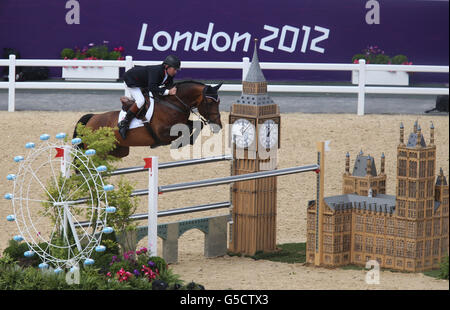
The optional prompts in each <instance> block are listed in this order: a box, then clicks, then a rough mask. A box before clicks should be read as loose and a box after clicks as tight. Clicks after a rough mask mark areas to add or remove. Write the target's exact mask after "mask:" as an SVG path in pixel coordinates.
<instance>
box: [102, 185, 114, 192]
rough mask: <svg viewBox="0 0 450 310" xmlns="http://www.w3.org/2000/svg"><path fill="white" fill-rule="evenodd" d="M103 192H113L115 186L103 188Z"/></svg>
mask: <svg viewBox="0 0 450 310" xmlns="http://www.w3.org/2000/svg"><path fill="white" fill-rule="evenodd" d="M103 190H104V191H105V192H109V191H112V190H114V185H111V184H108V185H105V186H103Z"/></svg>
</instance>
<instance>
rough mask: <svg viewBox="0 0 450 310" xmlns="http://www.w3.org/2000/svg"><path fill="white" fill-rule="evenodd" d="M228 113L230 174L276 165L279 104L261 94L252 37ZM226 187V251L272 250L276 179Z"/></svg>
mask: <svg viewBox="0 0 450 310" xmlns="http://www.w3.org/2000/svg"><path fill="white" fill-rule="evenodd" d="M229 117H230V118H229V122H230V124H232V134H231V135H230V136H231V137H232V143H233V144H232V152H233V158H234V160H233V164H232V169H231V170H232V171H231V173H232V175H239V174H245V173H252V172H257V171H261V170H271V169H276V167H277V150H278V148H279V134H280V130H279V127H280V109H279V106H278V105H277V104H275V103H274V101H273V100H272V99H271V98H270V96H269V95H268V94H267V81H266V79H265V77H264V75H263V73H262V71H261V67H260V64H259V59H258V53H257V41H256V40H255V45H254V51H253V58H252V62H251V64H250V68H249V70H248V73H247V75H246V77H245V79H244V80H243V81H242V95H241V97H240V98H239V99H238V100H237V102H236V103H233V105H232V107H231V111H230V116H229ZM266 154H270V156H266ZM231 191H232V201H233V209H232V218H233V224H232V229H231V231H232V233H231V236H232V238H231V242H230V247H229V248H230V251H232V252H235V253H243V254H248V255H254V254H255V253H256V252H257V251H264V252H270V251H274V250H276V214H277V211H276V208H277V178H276V177H268V178H264V179H258V180H249V181H243V182H236V183H234V184H233V185H232V187H231ZM234 236H238V237H234Z"/></svg>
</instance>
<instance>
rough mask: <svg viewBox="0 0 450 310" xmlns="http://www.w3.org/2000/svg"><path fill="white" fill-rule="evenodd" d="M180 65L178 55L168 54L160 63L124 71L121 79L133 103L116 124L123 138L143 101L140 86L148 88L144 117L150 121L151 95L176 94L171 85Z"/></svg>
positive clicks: (151, 113) (152, 101)
mask: <svg viewBox="0 0 450 310" xmlns="http://www.w3.org/2000/svg"><path fill="white" fill-rule="evenodd" d="M180 66H181V62H180V60H179V59H178V57H177V56H175V55H169V56H167V57H166V59H164V62H163V63H162V64H161V65H155V66H135V67H133V68H131V69H130V70H128V71H126V72H125V74H124V75H123V81H124V82H125V84H126V87H127V89H128V91H129V93H130V94H131V97H132V98H133V99H134V100H135V103H133V105H132V106H131V107H130V108H129V109H128V111H127V114H126V115H125V118H124V119H123V120H121V121H120V122H119V124H118V127H119V133H120V135H121V136H122V138H123V139H125V138H126V135H127V131H128V129H129V127H130V122H131V120H132V119H133V118H134V117H135V116H136V113H137V112H138V111H139V109H140V108H141V107H142V106H143V105H144V103H145V98H144V96H143V95H142V92H141V88H148V89H149V97H150V106H149V107H148V111H147V113H146V115H145V117H146V119H147V121H149V122H150V120H151V118H152V115H153V109H154V100H153V96H154V95H156V94H157V95H160V96H167V95H175V94H176V92H177V88H176V87H175V86H173V77H174V76H175V74H176V73H177V71H178V70H180Z"/></svg>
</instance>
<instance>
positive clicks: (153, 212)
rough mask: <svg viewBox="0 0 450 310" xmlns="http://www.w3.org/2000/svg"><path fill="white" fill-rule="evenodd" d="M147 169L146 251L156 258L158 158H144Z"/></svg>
mask: <svg viewBox="0 0 450 310" xmlns="http://www.w3.org/2000/svg"><path fill="white" fill-rule="evenodd" d="M144 161H145V166H144V168H148V249H149V251H150V255H151V256H158V156H152V157H149V158H144Z"/></svg>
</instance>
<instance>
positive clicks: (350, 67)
mask: <svg viewBox="0 0 450 310" xmlns="http://www.w3.org/2000/svg"><path fill="white" fill-rule="evenodd" d="M159 63H161V62H160V61H133V59H132V57H131V56H127V57H126V58H125V60H120V61H119V60H62V59H61V60H39V59H16V58H15V55H10V57H9V59H0V66H8V67H9V81H8V82H0V88H6V89H8V111H9V112H14V110H15V90H16V89H96V90H123V89H124V84H123V83H117V82H111V83H97V82H95V83H93V82H16V81H15V75H16V66H41V67H67V66H80V67H81V66H101V67H108V66H109V67H123V68H125V69H126V70H128V69H130V68H132V67H133V66H134V65H140V66H145V65H153V64H159ZM260 65H261V69H263V70H323V71H358V72H359V77H360V78H359V82H358V85H355V86H327V85H268V88H267V90H268V91H269V92H287V93H288V92H298V93H353V94H357V95H358V106H357V114H358V115H364V103H365V94H408V95H448V94H449V90H448V88H438V87H390V86H366V84H365V81H366V72H367V71H404V72H434V73H447V74H448V72H449V66H416V65H408V66H406V65H371V64H368V65H367V64H366V63H365V60H363V59H361V60H360V61H359V64H314V63H277V62H261V63H260ZM249 67H250V60H249V58H248V57H244V58H243V59H242V62H220V61H213V62H203V61H183V69H236V70H242V77H243V79H244V77H245V76H246V74H247V72H248V69H249ZM220 90H221V91H242V85H241V84H224V85H223V86H222V87H221V88H220Z"/></svg>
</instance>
